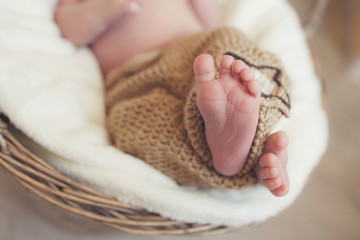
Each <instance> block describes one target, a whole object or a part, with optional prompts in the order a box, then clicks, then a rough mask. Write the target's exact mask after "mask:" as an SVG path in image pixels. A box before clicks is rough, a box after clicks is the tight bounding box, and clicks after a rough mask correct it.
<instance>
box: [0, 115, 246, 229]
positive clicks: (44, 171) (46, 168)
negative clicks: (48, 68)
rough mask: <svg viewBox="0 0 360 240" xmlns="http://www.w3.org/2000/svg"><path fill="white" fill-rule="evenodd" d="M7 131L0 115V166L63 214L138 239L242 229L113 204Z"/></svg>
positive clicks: (7, 128) (7, 121)
mask: <svg viewBox="0 0 360 240" xmlns="http://www.w3.org/2000/svg"><path fill="white" fill-rule="evenodd" d="M11 127H12V125H11V122H10V121H9V120H8V118H7V117H6V116H5V115H4V114H2V113H0V165H1V166H2V167H3V168H4V169H5V170H7V171H8V172H9V173H10V174H11V175H13V176H14V177H15V179H16V180H17V181H18V182H19V183H20V184H21V185H22V186H23V187H24V188H25V189H26V190H28V191H30V192H31V193H33V194H35V195H37V196H38V197H39V198H41V199H43V200H45V201H46V202H49V203H51V204H52V205H55V206H57V207H59V208H60V209H63V210H65V211H66V212H70V213H73V214H76V215H80V216H83V217H86V218H88V219H92V220H95V221H96V222H100V223H102V224H104V225H106V226H108V227H111V228H113V229H117V230H121V231H123V232H127V233H132V234H142V235H163V234H167V235H210V234H211V235H214V234H223V233H227V232H231V231H234V230H238V229H240V228H246V227H226V226H217V225H212V224H198V223H187V222H183V221H176V220H173V219H170V218H164V217H161V216H160V215H159V214H157V213H153V212H149V211H147V210H146V209H144V208H137V207H134V206H132V205H130V204H125V203H122V202H120V201H117V200H116V199H114V198H112V197H109V196H106V195H104V194H102V193H100V192H98V191H96V190H94V189H92V188H90V187H87V186H85V185H83V184H81V183H79V182H77V181H75V180H73V179H70V178H68V177H66V176H65V175H63V174H62V173H60V172H58V171H57V170H56V169H55V168H53V167H52V166H50V165H49V164H48V163H46V161H44V160H43V159H41V158H40V157H38V156H36V155H35V154H33V153H32V152H30V151H29V150H28V149H27V148H26V147H25V146H24V145H22V144H21V143H20V142H19V141H18V140H17V139H16V138H15V137H14V135H13V134H12V132H11V130H10V128H11Z"/></svg>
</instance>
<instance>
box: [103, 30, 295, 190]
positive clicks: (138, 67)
mask: <svg viewBox="0 0 360 240" xmlns="http://www.w3.org/2000/svg"><path fill="white" fill-rule="evenodd" d="M202 53H208V54H210V55H212V56H213V57H214V59H215V62H216V67H217V69H219V62H220V58H221V56H222V55H224V54H229V55H232V56H234V57H235V58H237V59H241V60H243V61H244V62H245V63H246V64H247V65H248V66H249V67H250V68H252V69H254V70H255V69H257V70H258V71H260V72H261V73H262V74H263V75H264V76H265V77H266V79H267V80H266V82H264V83H262V84H263V91H262V98H261V103H260V114H259V123H258V127H257V130H256V135H255V138H254V140H253V144H252V147H251V149H250V151H249V155H248V159H247V161H246V163H245V166H244V168H243V169H242V170H241V171H240V172H239V173H238V174H236V175H235V176H232V177H226V176H223V175H221V174H219V173H218V172H216V171H215V169H214V167H213V163H212V159H211V153H210V150H209V148H208V145H207V143H206V139H205V127H204V122H203V119H202V117H201V115H200V112H199V110H198V108H197V105H196V85H195V79H194V73H193V62H194V60H195V58H196V57H197V56H198V55H199V54H202ZM105 85H106V86H105V88H106V111H107V129H108V132H109V136H110V139H111V141H112V143H113V144H114V145H115V146H116V147H117V148H119V149H121V150H122V151H124V152H126V153H129V154H132V155H134V156H136V157H138V158H140V159H143V160H144V161H145V162H147V163H148V164H151V165H152V166H153V167H155V168H157V169H158V170H160V171H161V172H163V173H164V174H166V175H168V176H169V177H171V178H173V179H174V180H175V181H177V182H178V183H179V184H181V185H195V186H202V187H206V186H209V187H216V188H241V187H243V186H245V185H249V184H254V183H256V181H257V179H256V177H255V175H254V173H253V171H252V167H253V166H254V165H255V163H256V162H257V160H258V158H259V157H260V156H261V154H262V149H263V146H264V142H265V140H266V138H267V136H268V134H269V132H270V130H271V128H272V127H273V125H274V124H275V123H276V121H277V120H278V119H279V118H280V117H281V116H282V115H285V116H288V115H289V110H290V99H289V95H288V93H287V90H288V88H289V86H290V84H289V79H288V77H287V76H286V75H285V73H284V70H283V67H282V64H281V63H280V61H279V59H278V58H277V57H276V56H274V55H273V54H271V53H268V52H265V51H263V50H261V49H259V48H258V47H257V46H256V45H255V44H254V43H253V42H251V41H249V40H248V39H247V38H246V37H245V36H244V34H243V33H241V32H239V31H238V30H236V29H233V28H225V27H224V28H220V29H216V30H213V31H204V32H201V33H199V34H195V35H192V36H190V37H187V38H185V39H182V40H180V41H178V42H176V43H174V44H173V45H171V46H169V47H167V48H166V49H164V50H162V51H154V52H150V53H146V54H142V55H139V56H136V57H134V58H133V59H131V60H130V61H129V62H127V63H126V64H124V65H123V66H121V67H120V68H117V69H115V70H114V71H112V72H111V73H110V74H109V75H108V77H107V79H106V83H105Z"/></svg>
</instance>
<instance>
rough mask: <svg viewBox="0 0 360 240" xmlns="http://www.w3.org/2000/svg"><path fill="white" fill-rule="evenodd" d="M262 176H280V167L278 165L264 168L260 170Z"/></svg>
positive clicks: (267, 177)
mask: <svg viewBox="0 0 360 240" xmlns="http://www.w3.org/2000/svg"><path fill="white" fill-rule="evenodd" d="M259 174H260V176H259V177H260V178H262V179H270V178H275V177H277V176H279V169H278V168H277V167H266V168H262V169H261V170H260V172H259Z"/></svg>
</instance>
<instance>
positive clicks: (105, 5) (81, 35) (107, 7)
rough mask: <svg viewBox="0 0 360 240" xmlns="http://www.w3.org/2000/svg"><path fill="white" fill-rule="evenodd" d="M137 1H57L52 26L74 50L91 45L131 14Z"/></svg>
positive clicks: (136, 6)
mask: <svg viewBox="0 0 360 240" xmlns="http://www.w3.org/2000/svg"><path fill="white" fill-rule="evenodd" d="M139 8H140V0H60V1H59V4H58V6H57V8H56V11H55V22H56V23H57V24H58V26H59V28H60V30H61V32H62V34H63V36H64V37H66V38H67V39H69V40H71V41H72V42H73V43H74V44H75V45H77V46H83V45H88V44H91V43H92V42H93V41H94V40H95V39H96V38H97V37H98V36H99V35H100V34H101V33H103V32H104V31H105V30H106V29H107V28H108V27H109V26H110V25H111V24H112V23H113V22H114V21H115V20H116V19H117V18H118V17H120V16H122V15H124V14H126V13H134V12H136V11H137V10H139Z"/></svg>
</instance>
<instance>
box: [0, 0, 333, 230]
mask: <svg viewBox="0 0 360 240" xmlns="http://www.w3.org/2000/svg"><path fill="white" fill-rule="evenodd" d="M55 5H56V0H31V1H29V0H0V108H1V109H2V110H3V111H4V112H5V113H6V115H8V116H9V118H10V119H11V121H12V122H13V123H14V124H15V125H16V126H17V127H18V128H19V129H21V130H22V131H23V132H24V133H26V134H27V135H28V136H30V137H31V138H32V139H33V140H35V141H36V142H38V143H39V144H40V145H42V146H43V147H44V149H43V148H36V149H34V151H36V152H37V153H38V154H41V155H42V156H44V157H45V158H46V159H48V160H49V162H50V163H51V164H52V165H54V166H56V167H57V168H58V169H59V170H60V171H62V172H64V173H66V174H68V175H70V176H72V177H73V178H75V179H78V180H80V181H82V182H84V183H86V184H88V185H90V186H92V187H94V188H96V189H98V190H100V191H102V192H104V193H106V194H109V195H111V196H114V197H116V198H117V199H119V200H120V201H122V202H126V203H131V204H133V205H135V206H139V207H144V208H146V209H148V210H150V211H154V212H157V213H160V214H161V215H163V216H165V217H171V218H173V219H177V220H184V221H187V222H199V223H212V224H225V225H229V226H240V225H246V224H250V223H253V222H259V221H263V220H265V219H267V218H269V217H271V216H275V215H276V214H277V213H279V212H280V211H282V210H283V209H285V208H286V207H287V206H289V205H290V204H291V203H292V202H293V201H294V199H295V198H296V197H297V196H298V195H299V193H300V192H301V190H302V188H303V186H304V184H305V182H306V179H307V177H308V175H309V173H310V172H311V170H312V169H313V167H314V166H315V165H316V164H317V163H318V161H319V159H320V157H321V156H322V154H323V152H324V150H325V148H326V145H327V120H326V116H325V114H324V111H323V109H322V108H321V89H320V84H319V81H318V78H317V77H316V75H315V73H314V69H313V65H312V61H311V58H310V55H309V51H308V48H307V45H306V40H305V38H304V35H303V33H302V30H301V27H300V25H299V21H298V19H297V16H296V14H295V12H294V11H293V9H292V8H291V7H290V6H289V4H288V3H287V2H286V1H285V0H271V1H269V0H234V1H227V2H226V3H225V4H224V11H225V16H226V19H225V20H224V23H225V24H227V25H232V26H235V27H237V28H239V29H241V30H243V31H245V32H246V33H247V34H248V35H249V36H250V38H252V39H253V40H255V41H256V42H258V43H259V45H260V46H262V47H263V48H265V49H267V50H269V51H272V52H274V53H276V54H278V55H279V56H280V58H281V59H282V60H283V62H284V65H285V68H286V69H287V71H288V74H289V75H290V77H291V78H292V80H293V82H294V84H293V92H292V105H293V109H292V117H291V118H290V119H289V120H285V121H284V122H282V123H281V124H280V125H279V126H281V128H282V129H284V130H285V131H286V132H287V133H288V134H289V137H290V145H289V164H288V171H289V175H290V193H289V194H288V195H287V196H286V197H283V198H276V197H273V196H272V195H271V194H270V193H269V192H268V191H267V190H266V189H265V188H264V187H263V186H261V185H258V186H255V187H247V188H244V189H242V190H239V191H234V190H232V191H221V190H207V191H205V190H202V191H199V190H196V189H193V188H185V187H179V186H177V185H176V183H175V182H174V181H172V180H171V179H169V178H168V177H166V176H164V175H163V174H161V173H159V172H158V171H157V170H155V169H153V168H152V167H150V166H148V165H146V164H145V163H143V162H142V161H141V160H139V159H136V158H134V157H132V156H129V155H126V154H124V153H122V152H120V151H118V150H116V149H115V148H113V147H112V146H110V145H109V143H108V141H107V135H106V131H105V128H104V99H103V89H102V79H101V75H100V72H99V69H98V66H97V63H96V61H95V58H94V56H93V55H92V54H91V52H90V51H89V50H88V49H87V48H80V49H77V48H75V47H74V46H73V45H72V44H71V43H70V42H69V41H67V40H65V39H63V38H61V35H60V32H59V30H58V28H57V26H56V25H55V24H54V22H53V10H54V7H55ZM45 148H46V149H48V150H50V151H51V152H50V151H48V150H45Z"/></svg>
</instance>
